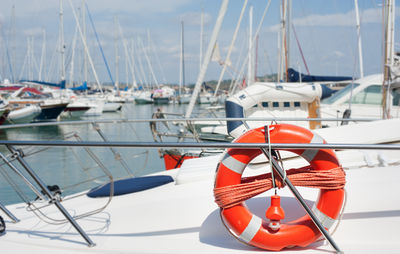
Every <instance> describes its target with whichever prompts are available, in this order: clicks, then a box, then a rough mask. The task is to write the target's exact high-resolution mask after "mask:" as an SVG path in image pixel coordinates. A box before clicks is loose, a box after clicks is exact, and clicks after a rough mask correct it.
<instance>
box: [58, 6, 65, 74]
mask: <svg viewBox="0 0 400 254" xmlns="http://www.w3.org/2000/svg"><path fill="white" fill-rule="evenodd" d="M59 33H60V34H59V36H60V38H59V40H60V54H61V59H60V61H61V81H64V80H65V44H64V10H63V0H60V29H59Z"/></svg>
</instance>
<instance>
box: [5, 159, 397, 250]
mask: <svg viewBox="0 0 400 254" xmlns="http://www.w3.org/2000/svg"><path fill="white" fill-rule="evenodd" d="M346 173H347V184H346V190H347V203H346V206H345V210H344V213H343V217H342V219H341V222H340V225H339V226H338V228H337V230H336V232H335V233H334V235H333V238H334V240H335V241H336V243H337V244H338V246H339V247H340V248H341V249H342V250H343V251H344V252H345V253H376V252H377V251H379V252H382V253H398V251H399V248H400V241H398V239H399V235H398V231H397V228H399V227H400V196H399V195H398V191H397V189H398V188H397V185H398V184H397V182H398V181H397V180H399V179H400V170H399V167H398V166H390V167H381V168H377V167H375V168H364V169H352V170H348V171H347V172H346ZM396 179H397V180H396ZM213 184H214V183H213V179H208V180H204V179H202V180H201V181H197V182H196V181H194V182H191V183H186V184H181V185H175V184H174V183H170V184H167V185H164V186H161V187H157V188H154V189H150V190H147V191H142V192H137V193H133V194H127V195H123V196H118V197H114V198H113V200H112V202H111V204H110V205H109V206H108V207H107V208H106V209H105V210H104V211H103V212H101V213H98V214H96V215H92V216H89V217H86V218H84V219H80V220H78V223H79V224H80V225H81V227H82V228H83V229H84V230H85V231H86V233H87V234H88V235H89V237H90V238H91V239H92V240H93V241H94V242H95V243H96V246H95V247H91V248H89V247H87V245H86V243H85V242H84V240H83V238H82V237H81V236H80V235H79V234H78V233H77V231H76V230H75V229H74V228H73V227H72V226H71V225H70V224H68V223H67V224H63V225H50V224H47V223H44V222H42V221H40V220H39V219H38V218H37V217H36V216H34V215H33V213H32V212H27V211H26V209H25V205H24V204H16V205H12V206H8V208H9V209H10V210H11V212H13V213H14V215H16V216H17V217H18V218H19V219H20V220H21V221H20V222H19V223H16V224H13V223H11V222H10V221H7V233H6V234H5V235H3V236H1V237H0V246H1V249H2V250H12V251H13V252H14V253H22V252H25V251H27V250H29V253H50V252H51V253H80V252H82V253H91V252H95V253H188V252H190V253H254V252H257V251H260V252H265V251H263V250H259V249H256V248H254V247H251V246H248V245H245V244H243V243H240V242H239V241H237V240H236V239H235V238H233V236H231V235H230V234H229V232H228V231H227V230H226V228H225V227H224V226H223V224H222V223H221V221H220V216H219V208H218V206H217V205H216V204H215V203H214V197H213V192H212V189H213ZM299 190H300V192H301V194H302V195H303V197H304V198H305V199H306V201H307V202H308V203H309V205H312V204H313V202H314V201H315V200H316V198H317V194H318V191H317V190H312V189H306V188H299ZM279 194H280V195H281V196H282V200H281V202H282V207H283V209H284V210H285V213H286V218H285V221H289V220H292V219H294V218H297V217H300V216H302V215H303V214H305V212H304V211H303V210H302V208H301V207H300V205H299V204H298V202H297V201H296V200H295V198H294V197H293V196H292V195H291V193H290V192H289V191H288V190H287V189H286V188H285V189H282V190H279ZM269 195H271V191H269V192H267V193H265V194H262V195H260V196H257V197H255V198H253V199H250V200H248V201H246V204H247V206H248V207H249V209H250V210H251V211H252V212H253V213H254V214H256V215H257V216H259V217H261V218H264V216H265V215H264V214H265V210H266V209H267V207H268V206H269V199H268V198H266V197H267V196H269ZM105 202H106V198H97V199H92V198H88V197H86V196H81V197H78V198H75V199H72V200H69V201H65V202H63V205H64V206H65V207H66V208H67V209H68V211H69V212H70V213H71V214H72V215H75V214H80V213H82V212H84V211H88V210H93V209H95V208H98V207H100V206H102V205H103V204H104V203H105ZM44 211H45V212H46V214H48V215H50V216H53V217H57V218H61V216H60V214H59V212H58V210H57V209H56V208H55V207H53V206H52V207H51V208H46V210H44ZM3 217H4V216H3ZM327 251H328V253H329V252H332V253H333V252H334V251H333V248H332V247H331V246H330V245H329V244H328V243H327V242H326V241H320V242H316V243H314V244H312V245H311V246H308V247H307V248H298V247H297V248H294V249H285V250H283V251H282V253H285V252H287V253H293V252H300V253H303V252H306V253H326V252H327Z"/></svg>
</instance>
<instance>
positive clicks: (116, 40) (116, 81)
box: [114, 16, 119, 88]
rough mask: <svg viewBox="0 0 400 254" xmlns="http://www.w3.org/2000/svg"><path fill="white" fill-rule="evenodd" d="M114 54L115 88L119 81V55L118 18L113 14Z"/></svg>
mask: <svg viewBox="0 0 400 254" xmlns="http://www.w3.org/2000/svg"><path fill="white" fill-rule="evenodd" d="M114 54H115V83H114V87H115V88H117V87H118V86H119V85H118V82H119V55H118V18H117V16H114Z"/></svg>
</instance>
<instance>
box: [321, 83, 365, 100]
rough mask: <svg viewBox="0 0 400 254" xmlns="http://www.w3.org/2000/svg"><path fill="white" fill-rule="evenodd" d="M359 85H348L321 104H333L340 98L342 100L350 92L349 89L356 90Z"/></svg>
mask: <svg viewBox="0 0 400 254" xmlns="http://www.w3.org/2000/svg"><path fill="white" fill-rule="evenodd" d="M359 85H360V84H358V83H354V84H348V85H347V86H345V87H344V88H342V89H340V90H339V91H337V92H336V93H334V94H333V95H332V96H330V97H328V98H326V99H323V100H322V103H326V104H333V103H335V102H336V101H338V100H340V99H341V98H343V97H344V96H346V95H349V94H350V92H351V89H353V90H354V89H356V88H357V87H358V86H359Z"/></svg>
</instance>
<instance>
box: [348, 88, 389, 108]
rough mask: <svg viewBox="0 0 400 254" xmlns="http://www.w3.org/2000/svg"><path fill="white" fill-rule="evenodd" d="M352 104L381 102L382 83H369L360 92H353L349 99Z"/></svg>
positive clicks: (378, 103)
mask: <svg viewBox="0 0 400 254" xmlns="http://www.w3.org/2000/svg"><path fill="white" fill-rule="evenodd" d="M351 103H354V104H370V105H380V104H382V85H371V86H368V87H366V88H365V89H364V90H362V91H361V92H359V93H357V94H354V95H353V98H352V100H351Z"/></svg>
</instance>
